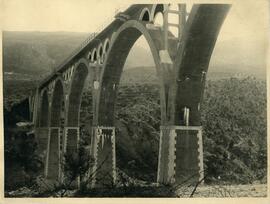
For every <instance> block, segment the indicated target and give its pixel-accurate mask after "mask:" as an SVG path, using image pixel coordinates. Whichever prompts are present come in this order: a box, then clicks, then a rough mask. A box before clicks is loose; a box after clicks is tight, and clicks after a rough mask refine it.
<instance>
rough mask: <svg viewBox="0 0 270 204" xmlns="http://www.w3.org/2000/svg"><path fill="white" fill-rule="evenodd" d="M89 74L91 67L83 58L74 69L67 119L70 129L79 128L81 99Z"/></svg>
mask: <svg viewBox="0 0 270 204" xmlns="http://www.w3.org/2000/svg"><path fill="white" fill-rule="evenodd" d="M88 73H89V66H88V63H87V60H86V59H84V58H82V59H80V60H79V61H78V62H77V63H76V65H75V67H74V73H73V76H72V79H71V85H70V88H69V92H68V107H67V118H66V126H68V127H77V126H79V118H80V107H81V98H82V93H83V89H84V87H85V81H86V78H87V76H88Z"/></svg>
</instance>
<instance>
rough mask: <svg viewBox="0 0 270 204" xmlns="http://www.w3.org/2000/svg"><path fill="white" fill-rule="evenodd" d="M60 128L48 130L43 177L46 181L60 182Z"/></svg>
mask: <svg viewBox="0 0 270 204" xmlns="http://www.w3.org/2000/svg"><path fill="white" fill-rule="evenodd" d="M60 136H61V134H60V127H50V128H49V138H48V145H47V161H46V168H45V176H46V178H47V179H48V180H53V181H60Z"/></svg>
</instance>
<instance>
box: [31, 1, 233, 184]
mask: <svg viewBox="0 0 270 204" xmlns="http://www.w3.org/2000/svg"><path fill="white" fill-rule="evenodd" d="M229 8H230V5H228V4H194V5H193V6H192V9H191V10H190V12H189V13H187V11H186V5H185V4H178V5H177V6H176V7H175V8H174V9H173V8H172V7H171V5H169V4H155V5H153V4H137V5H131V6H130V7H129V8H127V9H126V10H125V11H123V12H119V13H118V14H116V16H115V18H114V20H113V21H112V22H111V23H110V24H109V25H108V26H107V27H106V28H104V29H103V30H102V31H101V32H99V33H98V34H94V35H91V36H90V37H89V38H88V39H87V41H86V42H84V43H83V45H82V46H80V47H79V48H78V49H77V50H76V51H75V52H74V53H73V54H72V55H71V56H70V57H69V58H68V59H66V60H65V61H64V62H63V63H62V64H61V65H59V67H58V68H57V69H56V71H54V72H53V73H52V74H51V75H50V76H49V77H47V78H46V79H44V80H43V81H42V82H41V83H40V84H39V86H38V87H37V89H36V92H35V94H34V95H32V96H31V101H32V106H31V115H32V120H33V122H34V124H35V134H36V136H37V138H38V142H39V149H40V151H41V152H43V153H44V154H45V158H46V162H45V163H46V165H45V169H44V172H45V176H46V177H47V178H48V179H52V180H59V179H60V180H61V177H62V175H61V169H60V168H61V165H60V163H61V161H63V155H64V153H65V152H67V151H70V152H76V151H77V149H78V141H79V135H80V133H79V131H80V128H79V126H80V124H79V114H80V106H81V105H80V104H81V98H82V91H83V88H84V86H86V78H87V77H90V83H91V85H90V86H91V91H92V96H93V97H92V107H93V110H92V111H93V124H89V125H91V126H92V127H93V132H94V134H93V136H92V138H91V141H92V142H91V155H92V156H93V157H94V159H95V165H94V167H93V169H91V171H92V172H95V170H96V169H97V168H99V170H98V171H96V173H95V174H94V178H95V179H93V183H92V185H97V184H98V182H96V181H100V180H103V181H104V180H105V181H106V182H115V180H116V170H115V169H116V162H115V161H116V158H115V146H116V145H117V144H115V137H117V135H115V128H114V105H115V103H116V95H117V90H118V85H119V81H120V77H121V74H122V70H123V66H124V63H125V60H126V58H127V56H128V54H129V51H130V49H131V47H132V46H133V44H134V43H135V42H136V40H137V39H138V38H139V37H140V36H142V35H143V36H144V37H145V39H146V41H147V42H148V44H149V47H150V49H151V52H152V55H153V58H154V62H155V65H156V72H157V76H158V79H159V80H158V81H159V87H160V105H161V127H160V144H159V163H158V169H157V172H158V173H157V182H159V183H179V182H182V181H184V180H185V179H187V178H189V177H192V179H193V180H194V181H199V180H200V179H202V178H203V176H204V173H203V147H202V132H201V131H202V127H201V121H200V120H201V119H200V104H201V102H202V98H203V90H204V84H205V78H206V74H207V70H208V65H209V61H210V58H211V54H212V51H213V48H214V46H215V42H216V39H217V37H218V34H219V30H220V28H221V26H222V23H223V21H224V19H225V17H226V14H227V12H228V11H229ZM158 14H162V16H163V24H162V25H160V26H158V25H156V24H155V23H154V21H155V18H156V16H157V15H158ZM170 14H173V15H176V16H177V18H178V23H172V22H170V19H169V18H168V16H169V15H170ZM171 27H174V28H176V29H177V33H176V34H173V33H172V32H170V28H171ZM105 158H107V159H106V160H105V161H104V159H105ZM101 164H102V165H101ZM104 175H109V176H108V177H104Z"/></svg>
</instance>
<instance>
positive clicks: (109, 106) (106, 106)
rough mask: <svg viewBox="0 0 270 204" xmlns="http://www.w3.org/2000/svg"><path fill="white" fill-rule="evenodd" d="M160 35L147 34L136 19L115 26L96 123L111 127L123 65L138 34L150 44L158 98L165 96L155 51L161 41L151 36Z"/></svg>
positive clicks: (160, 44) (155, 32)
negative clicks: (156, 79)
mask: <svg viewBox="0 0 270 204" xmlns="http://www.w3.org/2000/svg"><path fill="white" fill-rule="evenodd" d="M160 34H161V31H159V30H156V31H154V32H152V33H150V32H149V31H148V30H147V29H146V27H145V25H144V24H143V23H140V22H138V21H135V20H130V21H128V22H126V23H125V24H123V25H122V26H121V27H120V28H119V29H118V31H117V33H116V34H115V36H114V40H113V42H112V44H111V47H110V49H109V51H108V54H107V55H108V56H107V58H106V61H105V63H104V67H103V70H102V73H101V81H100V84H101V87H100V95H99V98H98V113H97V115H96V121H95V122H96V124H97V125H102V126H113V121H114V103H115V100H116V91H117V87H118V85H119V81H120V78H121V74H122V71H123V66H124V64H125V61H126V58H127V56H128V54H129V51H130V49H131V48H132V46H133V45H134V43H135V42H136V40H137V39H138V38H139V37H140V36H141V35H143V36H144V37H145V39H146V41H147V42H148V44H149V47H150V50H151V53H152V56H153V58H154V62H155V65H156V72H157V76H158V78H159V79H160V80H159V85H160V87H161V98H163V97H164V95H163V92H162V90H163V78H162V69H161V63H160V58H159V53H158V51H159V50H160V49H161V47H162V42H161V41H159V40H158V39H155V38H154V36H156V35H160ZM126 36H128V37H126ZM154 39H155V41H154ZM162 100H163V99H161V101H162ZM163 105H164V104H163ZM163 114H164V113H163Z"/></svg>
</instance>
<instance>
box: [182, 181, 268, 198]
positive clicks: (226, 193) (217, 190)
mask: <svg viewBox="0 0 270 204" xmlns="http://www.w3.org/2000/svg"><path fill="white" fill-rule="evenodd" d="M193 189H194V187H193V188H191V187H189V188H188V187H182V188H179V189H178V190H177V195H178V196H179V197H190V195H191V194H192V191H193ZM266 196H267V184H250V185H201V186H198V187H197V189H196V191H195V193H194V194H193V197H266Z"/></svg>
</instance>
